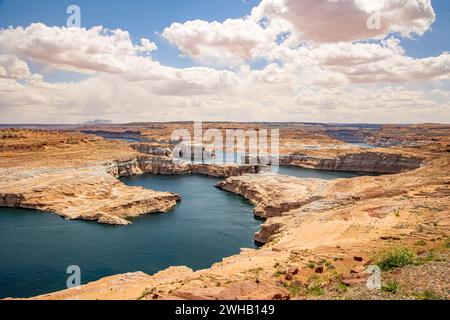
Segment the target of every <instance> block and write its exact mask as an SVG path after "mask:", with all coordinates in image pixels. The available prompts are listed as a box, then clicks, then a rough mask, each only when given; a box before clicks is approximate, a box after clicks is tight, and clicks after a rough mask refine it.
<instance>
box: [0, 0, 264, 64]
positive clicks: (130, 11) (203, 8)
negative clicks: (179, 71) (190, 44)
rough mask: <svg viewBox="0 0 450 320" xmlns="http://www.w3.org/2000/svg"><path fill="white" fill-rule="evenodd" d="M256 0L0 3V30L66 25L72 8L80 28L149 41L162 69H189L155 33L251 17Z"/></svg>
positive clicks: (20, 0)
mask: <svg viewBox="0 0 450 320" xmlns="http://www.w3.org/2000/svg"><path fill="white" fill-rule="evenodd" d="M258 3H259V1H258V0H247V1H245V2H244V1H243V0H209V1H208V0H188V1H186V0H151V1H143V0H127V1H124V0H94V1H93V0H90V1H89V0H84V1H74V0H58V1H55V0H33V1H30V0H0V28H7V27H8V26H13V27H16V26H28V25H29V24H31V23H33V22H42V23H45V24H46V25H48V26H65V25H66V19H67V15H66V8H67V6H69V5H71V4H75V5H78V6H79V7H80V8H81V14H82V26H83V27H85V28H90V27H93V26H99V25H101V26H104V27H107V28H111V29H116V28H120V29H123V30H126V31H128V32H129V33H130V35H131V36H132V37H133V40H134V39H136V40H138V39H140V38H142V37H144V38H149V39H150V40H151V41H153V42H155V43H156V44H157V45H158V50H157V51H156V52H155V53H154V54H153V56H154V58H155V59H156V60H158V61H159V62H161V63H162V64H165V65H170V66H175V67H186V66H190V65H192V63H191V61H190V60H188V59H187V58H184V59H183V58H180V52H179V51H178V49H176V48H175V47H174V46H172V45H170V44H168V43H167V41H166V40H164V39H161V37H159V36H158V33H160V32H162V31H163V30H164V28H166V27H168V26H170V24H172V23H173V22H185V21H188V20H194V19H203V20H208V21H214V20H217V21H223V20H225V19H227V18H240V17H243V16H245V15H247V14H249V13H250V11H251V9H252V8H253V7H254V6H256V5H257V4H258Z"/></svg>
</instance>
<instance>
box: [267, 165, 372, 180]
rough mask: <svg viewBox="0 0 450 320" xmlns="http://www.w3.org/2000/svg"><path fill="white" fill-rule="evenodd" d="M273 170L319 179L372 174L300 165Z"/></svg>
mask: <svg viewBox="0 0 450 320" xmlns="http://www.w3.org/2000/svg"><path fill="white" fill-rule="evenodd" d="M272 171H273V172H276V173H278V174H283V175H287V176H294V177H299V178H317V179H325V180H333V179H341V178H354V177H360V176H363V175H371V174H367V173H360V172H341V171H325V170H313V169H304V168H300V167H289V166H280V167H278V169H277V171H276V169H275V168H272Z"/></svg>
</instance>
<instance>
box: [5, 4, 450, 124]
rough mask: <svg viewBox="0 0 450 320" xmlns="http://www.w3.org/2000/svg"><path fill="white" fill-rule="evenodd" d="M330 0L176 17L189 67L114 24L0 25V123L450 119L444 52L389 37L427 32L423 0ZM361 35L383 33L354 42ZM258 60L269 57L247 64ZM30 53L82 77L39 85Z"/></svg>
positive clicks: (173, 32) (170, 34)
mask: <svg viewBox="0 0 450 320" xmlns="http://www.w3.org/2000/svg"><path fill="white" fill-rule="evenodd" d="M330 2H331V3H328V1H325V0H323V1H322V0H314V1H313V0H298V1H293V0H263V1H262V2H261V4H260V5H259V6H258V7H257V8H255V9H254V10H253V11H252V13H251V14H250V15H249V16H247V17H244V18H242V19H229V20H226V21H224V22H223V23H220V22H207V21H201V20H195V21H188V22H186V23H184V24H179V23H174V24H172V25H171V26H169V27H168V28H166V29H165V30H164V33H163V36H164V37H166V38H167V39H168V40H169V41H170V42H172V43H174V44H175V45H177V46H178V47H179V48H180V50H181V51H182V52H183V53H185V54H188V55H189V56H191V57H192V58H193V59H195V60H197V62H198V63H199V64H200V65H202V66H199V67H191V68H174V67H170V66H164V65H161V64H160V63H159V62H158V61H155V60H154V59H153V58H152V57H151V53H152V52H153V51H155V50H157V47H156V44H154V43H153V42H151V41H150V40H148V39H141V40H140V42H139V44H134V43H133V42H132V41H131V37H130V35H129V33H128V32H126V31H123V30H108V29H105V28H102V27H95V28H91V29H77V28H69V29H68V28H64V27H62V28H60V27H48V26H45V25H43V24H32V25H30V26H28V27H18V28H11V29H6V30H0V118H1V122H53V123H58V122H81V121H84V120H86V119H87V118H108V119H111V120H113V121H117V122H126V121H145V120H147V121H170V120H230V121H245V120H247V121H250V120H252V121H267V120H274V121H295V120H296V121H325V122H326V121H328V122H339V121H341V122H350V121H367V122H423V121H425V120H426V121H444V120H446V121H450V105H449V103H448V99H446V98H445V97H447V96H448V92H449V91H450V55H449V54H448V53H445V52H444V53H442V54H441V55H439V56H437V57H428V58H422V59H416V58H413V57H409V56H408V55H407V53H406V52H405V50H404V49H403V48H402V47H401V45H400V41H399V40H398V38H399V37H400V35H398V34H397V35H393V36H387V35H389V34H391V33H392V32H400V33H401V35H403V36H410V35H412V34H417V35H420V34H423V33H424V32H425V31H426V30H428V29H429V26H430V23H431V22H432V21H434V12H433V10H432V7H431V3H430V1H426V0H411V1H406V0H405V1H402V0H378V1H375V2H363V1H361V0H339V1H338V2H337V3H334V2H332V1H330ZM373 3H375V4H378V5H379V6H380V8H382V12H383V15H382V17H384V18H383V21H384V22H383V23H384V24H383V28H382V29H380V30H376V31H373V30H368V29H367V28H366V25H365V24H363V25H361V26H360V25H359V22H361V23H363V20H364V19H365V18H367V16H368V14H370V13H371V12H372V11H373V10H374V7H371V6H375V4H373ZM369 4H371V5H370V6H369ZM402 4H403V6H401V5H402ZM337 5H339V6H337ZM334 15H337V16H334ZM308 21H309V22H312V24H308V23H309V22H308ZM343 21H346V22H345V23H346V25H341V23H343ZM364 23H365V22H364ZM304 24H308V25H307V26H305V25H304ZM324 27H329V28H330V29H329V30H328V31H327V30H326V29H324ZM369 38H382V40H376V41H371V42H370V43H368V42H361V41H356V40H360V39H369ZM256 58H262V59H265V60H266V61H268V63H267V65H265V66H264V67H262V68H261V69H259V70H254V69H252V68H251V67H250V65H249V64H248V61H249V60H252V59H256ZM31 61H32V62H38V63H39V64H41V65H43V66H44V67H49V68H54V69H57V70H69V71H75V72H79V73H88V74H90V75H91V76H90V77H89V78H88V79H85V80H81V81H78V82H71V83H59V84H55V83H48V82H46V81H45V80H44V79H45V77H44V75H39V74H32V72H31V71H30V70H29V68H28V65H27V62H31ZM215 64H220V65H221V66H223V65H227V66H233V68H231V69H230V70H220V69H217V68H214V67H213V66H214V65H215ZM30 65H31V64H30ZM444 93H445V94H444Z"/></svg>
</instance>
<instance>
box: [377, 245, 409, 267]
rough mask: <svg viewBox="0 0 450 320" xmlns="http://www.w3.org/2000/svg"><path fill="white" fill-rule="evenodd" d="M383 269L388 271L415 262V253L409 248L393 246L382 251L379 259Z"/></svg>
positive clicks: (378, 262) (378, 263)
mask: <svg viewBox="0 0 450 320" xmlns="http://www.w3.org/2000/svg"><path fill="white" fill-rule="evenodd" d="M376 261H377V265H378V266H379V267H380V269H381V270H383V271H387V270H391V269H395V268H400V267H404V266H407V265H409V264H413V263H414V253H413V252H412V251H410V250H409V249H407V248H400V247H397V248H392V249H389V250H386V251H383V252H381V253H380V254H379V255H378V257H377V259H376Z"/></svg>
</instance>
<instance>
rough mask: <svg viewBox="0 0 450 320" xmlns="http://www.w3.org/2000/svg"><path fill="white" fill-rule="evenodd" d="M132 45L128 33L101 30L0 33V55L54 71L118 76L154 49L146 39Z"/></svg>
mask: <svg viewBox="0 0 450 320" xmlns="http://www.w3.org/2000/svg"><path fill="white" fill-rule="evenodd" d="M141 44H142V45H141V46H137V45H133V43H132V42H131V38H130V35H129V33H128V32H126V31H123V30H120V29H116V30H108V29H105V28H103V27H93V28H91V29H88V30H87V29H84V28H66V27H48V26H46V25H44V24H42V23H34V24H31V25H30V26H28V27H26V28H23V27H17V28H14V29H12V28H10V29H3V30H0V53H8V54H16V55H18V56H23V57H27V58H29V59H32V60H34V61H37V62H40V63H43V64H47V65H49V66H53V67H55V68H59V69H64V70H69V71H78V72H88V73H92V72H97V71H99V72H110V73H120V72H123V71H124V70H126V69H127V68H128V65H127V63H128V62H129V60H132V59H134V58H136V57H138V56H139V53H146V52H150V51H153V50H155V49H156V45H155V44H154V43H151V42H150V41H149V40H148V39H142V40H141Z"/></svg>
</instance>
